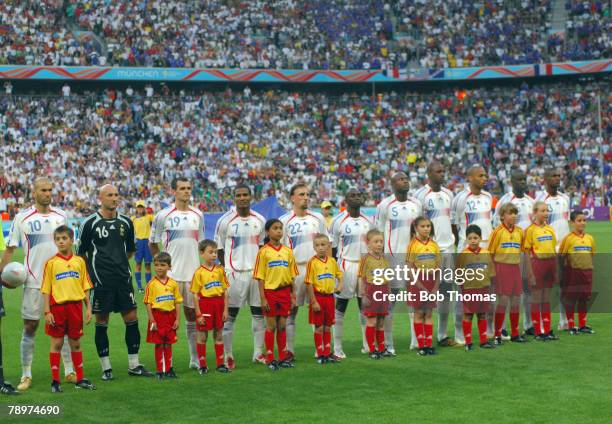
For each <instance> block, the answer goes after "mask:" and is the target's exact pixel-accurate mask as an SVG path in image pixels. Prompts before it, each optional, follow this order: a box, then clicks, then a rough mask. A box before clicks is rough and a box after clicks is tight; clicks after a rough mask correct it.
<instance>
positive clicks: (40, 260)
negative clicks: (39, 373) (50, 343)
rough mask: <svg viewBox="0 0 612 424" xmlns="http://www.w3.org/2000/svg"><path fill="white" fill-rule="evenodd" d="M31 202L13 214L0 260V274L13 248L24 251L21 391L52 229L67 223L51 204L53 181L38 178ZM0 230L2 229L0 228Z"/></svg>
mask: <svg viewBox="0 0 612 424" xmlns="http://www.w3.org/2000/svg"><path fill="white" fill-rule="evenodd" d="M32 195H33V197H34V204H33V205H32V206H30V207H29V208H27V209H24V210H23V211H21V212H20V213H18V214H17V215H16V216H15V219H14V220H13V224H12V226H11V229H10V231H9V234H8V238H7V240H6V250H5V251H4V255H3V256H2V262H1V263H0V273H1V272H2V270H3V269H4V267H5V266H6V265H7V264H8V263H9V262H11V260H12V258H13V253H14V252H15V249H17V247H19V245H21V247H22V248H23V254H24V263H23V264H24V265H25V267H26V268H27V270H28V279H27V280H26V283H25V285H24V289H23V300H22V303H21V318H22V319H23V333H22V334H21V382H20V383H19V385H18V386H17V389H18V390H20V391H25V390H28V389H29V388H30V386H31V384H32V360H33V359H34V336H35V335H36V330H37V329H38V324H39V321H40V317H41V315H42V313H43V310H44V303H43V296H42V293H41V292H40V286H41V283H42V276H43V271H44V269H45V264H46V263H47V261H48V260H49V259H50V258H52V257H53V256H54V255H55V254H56V253H57V247H56V246H55V243H54V242H53V231H55V229H56V228H57V227H59V226H60V225H66V224H67V223H68V220H67V218H66V213H65V212H64V211H62V210H60V209H57V208H55V207H52V206H51V200H52V195H53V183H52V182H51V180H50V179H49V178H47V177H38V178H36V179H35V180H34V184H33V186H32ZM0 230H1V228H0ZM67 339H68V338H67V337H65V339H64V346H63V348H62V359H63V360H64V372H65V373H66V382H69V383H76V374H75V373H74V367H73V365H72V358H71V357H70V347H69V346H68V341H67Z"/></svg>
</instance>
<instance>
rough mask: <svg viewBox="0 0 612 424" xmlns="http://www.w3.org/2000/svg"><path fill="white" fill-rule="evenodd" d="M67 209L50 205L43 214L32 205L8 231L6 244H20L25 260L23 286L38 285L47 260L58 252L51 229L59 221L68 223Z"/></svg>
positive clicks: (18, 215)
mask: <svg viewBox="0 0 612 424" xmlns="http://www.w3.org/2000/svg"><path fill="white" fill-rule="evenodd" d="M67 223H68V218H67V216H66V213H65V212H64V211H62V210H60V209H56V208H50V209H49V213H47V214H42V213H40V212H38V210H36V208H35V207H34V206H31V207H29V208H28V209H25V210H24V211H22V212H19V213H18V214H17V215H16V216H15V219H14V220H13V224H12V225H11V229H10V231H9V234H8V238H7V240H6V245H7V246H9V247H19V244H20V243H21V246H22V248H23V255H24V261H23V264H24V265H25V267H26V269H27V270H28V279H27V280H26V283H25V287H28V288H33V289H39V288H40V286H41V282H42V276H43V273H44V270H45V264H46V263H47V261H48V260H49V259H50V258H51V257H53V256H54V255H55V254H56V253H57V247H56V246H55V242H54V241H53V231H55V229H56V228H57V227H59V226H60V225H67Z"/></svg>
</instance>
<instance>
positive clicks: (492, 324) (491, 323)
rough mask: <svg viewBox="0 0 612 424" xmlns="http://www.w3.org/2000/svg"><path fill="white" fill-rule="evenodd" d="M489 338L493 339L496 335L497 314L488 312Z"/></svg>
mask: <svg viewBox="0 0 612 424" xmlns="http://www.w3.org/2000/svg"><path fill="white" fill-rule="evenodd" d="M486 317H487V337H489V338H490V337H493V336H494V335H495V314H494V313H492V312H487V314H486Z"/></svg>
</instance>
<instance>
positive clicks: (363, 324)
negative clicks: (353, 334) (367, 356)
mask: <svg viewBox="0 0 612 424" xmlns="http://www.w3.org/2000/svg"><path fill="white" fill-rule="evenodd" d="M366 321H367V320H366V317H365V315H363V313H361V311H359V325H360V326H361V345H362V346H363V348H364V349H365V350H366V351H368V352H369V351H370V347H369V346H368V341H367V340H366V336H365V329H366Z"/></svg>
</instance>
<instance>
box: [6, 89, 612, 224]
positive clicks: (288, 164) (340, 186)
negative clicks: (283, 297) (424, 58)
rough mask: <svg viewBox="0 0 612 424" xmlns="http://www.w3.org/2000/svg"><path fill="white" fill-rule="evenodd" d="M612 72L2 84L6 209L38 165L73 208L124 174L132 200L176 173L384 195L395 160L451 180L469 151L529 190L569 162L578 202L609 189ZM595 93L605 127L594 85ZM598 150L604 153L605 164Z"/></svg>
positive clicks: (206, 205) (222, 199) (569, 186)
mask: <svg viewBox="0 0 612 424" xmlns="http://www.w3.org/2000/svg"><path fill="white" fill-rule="evenodd" d="M608 87H609V84H607V83H606V82H599V83H596V82H592V83H588V84H584V83H583V84H571V83H570V84H568V83H565V84H555V85H534V86H528V85H526V84H525V85H523V86H521V87H505V88H494V89H491V88H480V89H474V90H470V91H467V92H462V93H460V94H461V95H460V96H458V95H457V93H456V92H454V91H452V90H443V91H439V92H433V93H421V94H419V93H408V92H407V93H395V92H391V93H385V94H380V95H378V96H375V98H372V97H371V96H369V95H361V94H338V95H336V94H333V95H332V94H329V93H316V94H315V93H303V92H302V93H297V92H287V91H255V90H251V89H250V88H248V87H247V88H245V89H244V90H242V91H232V90H230V89H227V90H226V91H220V92H201V91H185V90H181V91H172V90H170V88H168V87H165V86H164V87H163V88H162V89H161V90H158V92H157V93H154V89H153V87H150V86H149V87H147V90H148V94H149V95H147V94H145V93H141V92H140V91H138V90H134V89H132V88H131V87H128V88H127V89H126V90H115V89H107V90H106V91H104V93H103V94H100V92H99V91H98V92H96V94H92V93H80V94H76V93H74V92H72V93H71V94H70V95H68V96H66V95H63V96H55V95H37V96H30V95H22V94H12V95H10V96H3V97H2V98H0V134H2V135H3V136H2V137H3V139H2V142H1V145H0V157H2V158H3V164H2V165H3V169H5V170H6V172H5V173H4V174H3V175H2V176H0V194H1V196H0V210H8V211H10V212H11V215H12V214H13V212H14V210H15V208H20V207H22V206H23V205H24V204H26V203H27V202H29V199H30V193H29V190H30V187H29V183H28V182H29V181H31V175H32V174H45V175H48V176H50V177H51V178H52V179H53V180H54V181H55V182H56V187H57V188H58V192H57V194H56V196H57V198H56V199H55V200H54V204H56V205H58V206H59V207H61V208H62V209H65V210H67V211H68V212H69V214H70V215H71V216H75V217H79V216H85V215H87V214H88V213H89V211H91V210H92V209H93V208H94V205H96V202H97V200H96V193H95V187H97V186H99V185H100V183H101V182H103V181H112V182H114V183H115V184H117V185H118V186H119V189H120V192H121V194H122V196H124V198H126V200H127V206H129V205H130V204H131V203H134V202H135V201H136V200H138V199H146V200H147V201H148V203H149V206H151V207H152V208H153V209H154V210H159V209H160V208H161V207H162V206H163V205H164V204H166V203H168V202H169V201H170V199H171V194H170V192H169V191H168V185H169V181H170V179H171V178H172V177H174V176H175V175H177V174H182V175H185V176H187V177H188V178H191V179H193V180H194V181H195V184H194V200H195V202H194V203H195V204H196V205H197V206H198V207H199V208H200V209H201V210H203V211H218V210H225V209H226V208H227V206H228V205H229V203H230V197H231V192H230V191H231V190H229V188H230V187H231V186H233V185H234V184H236V183H237V182H239V181H243V182H246V183H248V184H250V185H251V186H253V188H254V192H255V193H254V194H255V198H257V199H261V198H263V197H266V196H269V195H276V196H278V197H279V198H280V200H281V203H283V202H284V203H285V204H287V202H286V200H287V199H286V196H287V193H286V191H287V189H288V187H289V186H290V185H292V184H293V183H294V182H295V181H297V180H299V179H303V180H305V181H307V182H308V183H309V184H311V186H312V187H313V193H314V196H316V198H317V199H318V200H319V201H320V200H323V199H328V200H332V201H333V202H335V203H336V204H338V203H339V202H340V200H341V199H342V197H343V195H344V194H345V193H346V190H347V189H348V188H349V187H350V186H355V187H358V188H360V189H362V190H364V191H365V192H366V193H368V195H370V199H369V203H370V204H371V205H373V204H375V203H377V202H378V201H379V200H380V199H381V197H382V196H384V195H385V190H388V187H387V185H388V178H389V174H390V173H391V172H392V171H395V170H403V171H405V172H406V173H407V174H408V175H409V176H410V179H411V185H412V187H413V188H417V187H418V186H419V185H420V184H421V182H422V180H423V179H424V177H425V167H426V163H427V161H429V160H431V159H432V158H438V159H440V160H442V161H444V162H445V164H446V165H447V166H448V169H449V174H448V179H449V187H450V188H451V189H453V190H455V191H457V190H459V189H460V188H461V187H462V186H463V185H464V177H465V175H464V170H465V169H466V163H476V162H478V163H482V164H484V165H485V166H486V168H487V169H488V171H489V174H490V180H489V185H488V190H490V191H491V192H492V193H494V194H496V195H497V196H501V195H502V194H503V193H504V191H505V190H506V189H508V180H509V171H510V169H511V168H512V167H521V168H522V169H523V170H525V171H526V172H527V173H528V175H529V179H528V183H529V187H530V191H531V193H532V194H534V192H536V191H537V190H540V189H541V177H542V172H543V169H544V166H545V165H549V164H554V165H557V166H559V167H560V168H562V169H563V170H564V181H563V190H564V191H566V192H567V193H568V194H569V195H570V196H571V198H572V203H573V205H586V206H599V205H604V204H610V203H611V202H610V201H611V200H612V190H611V187H612V184H611V183H612V177H611V174H612V173H611V172H610V163H611V160H612V151H611V150H610V144H609V140H610V133H611V132H612V119H610V118H611V117H612V111H611V110H610V100H611V99H610V97H607V98H606V97H605V96H606V95H608V96H609V90H608ZM597 93H599V94H600V95H602V96H603V97H602V98H601V108H602V110H601V112H602V113H601V117H602V136H603V137H602V139H600V138H599V133H598V119H597V98H596V94H597ZM600 158H603V160H604V167H603V173H602V172H601V170H602V163H601V161H600Z"/></svg>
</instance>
